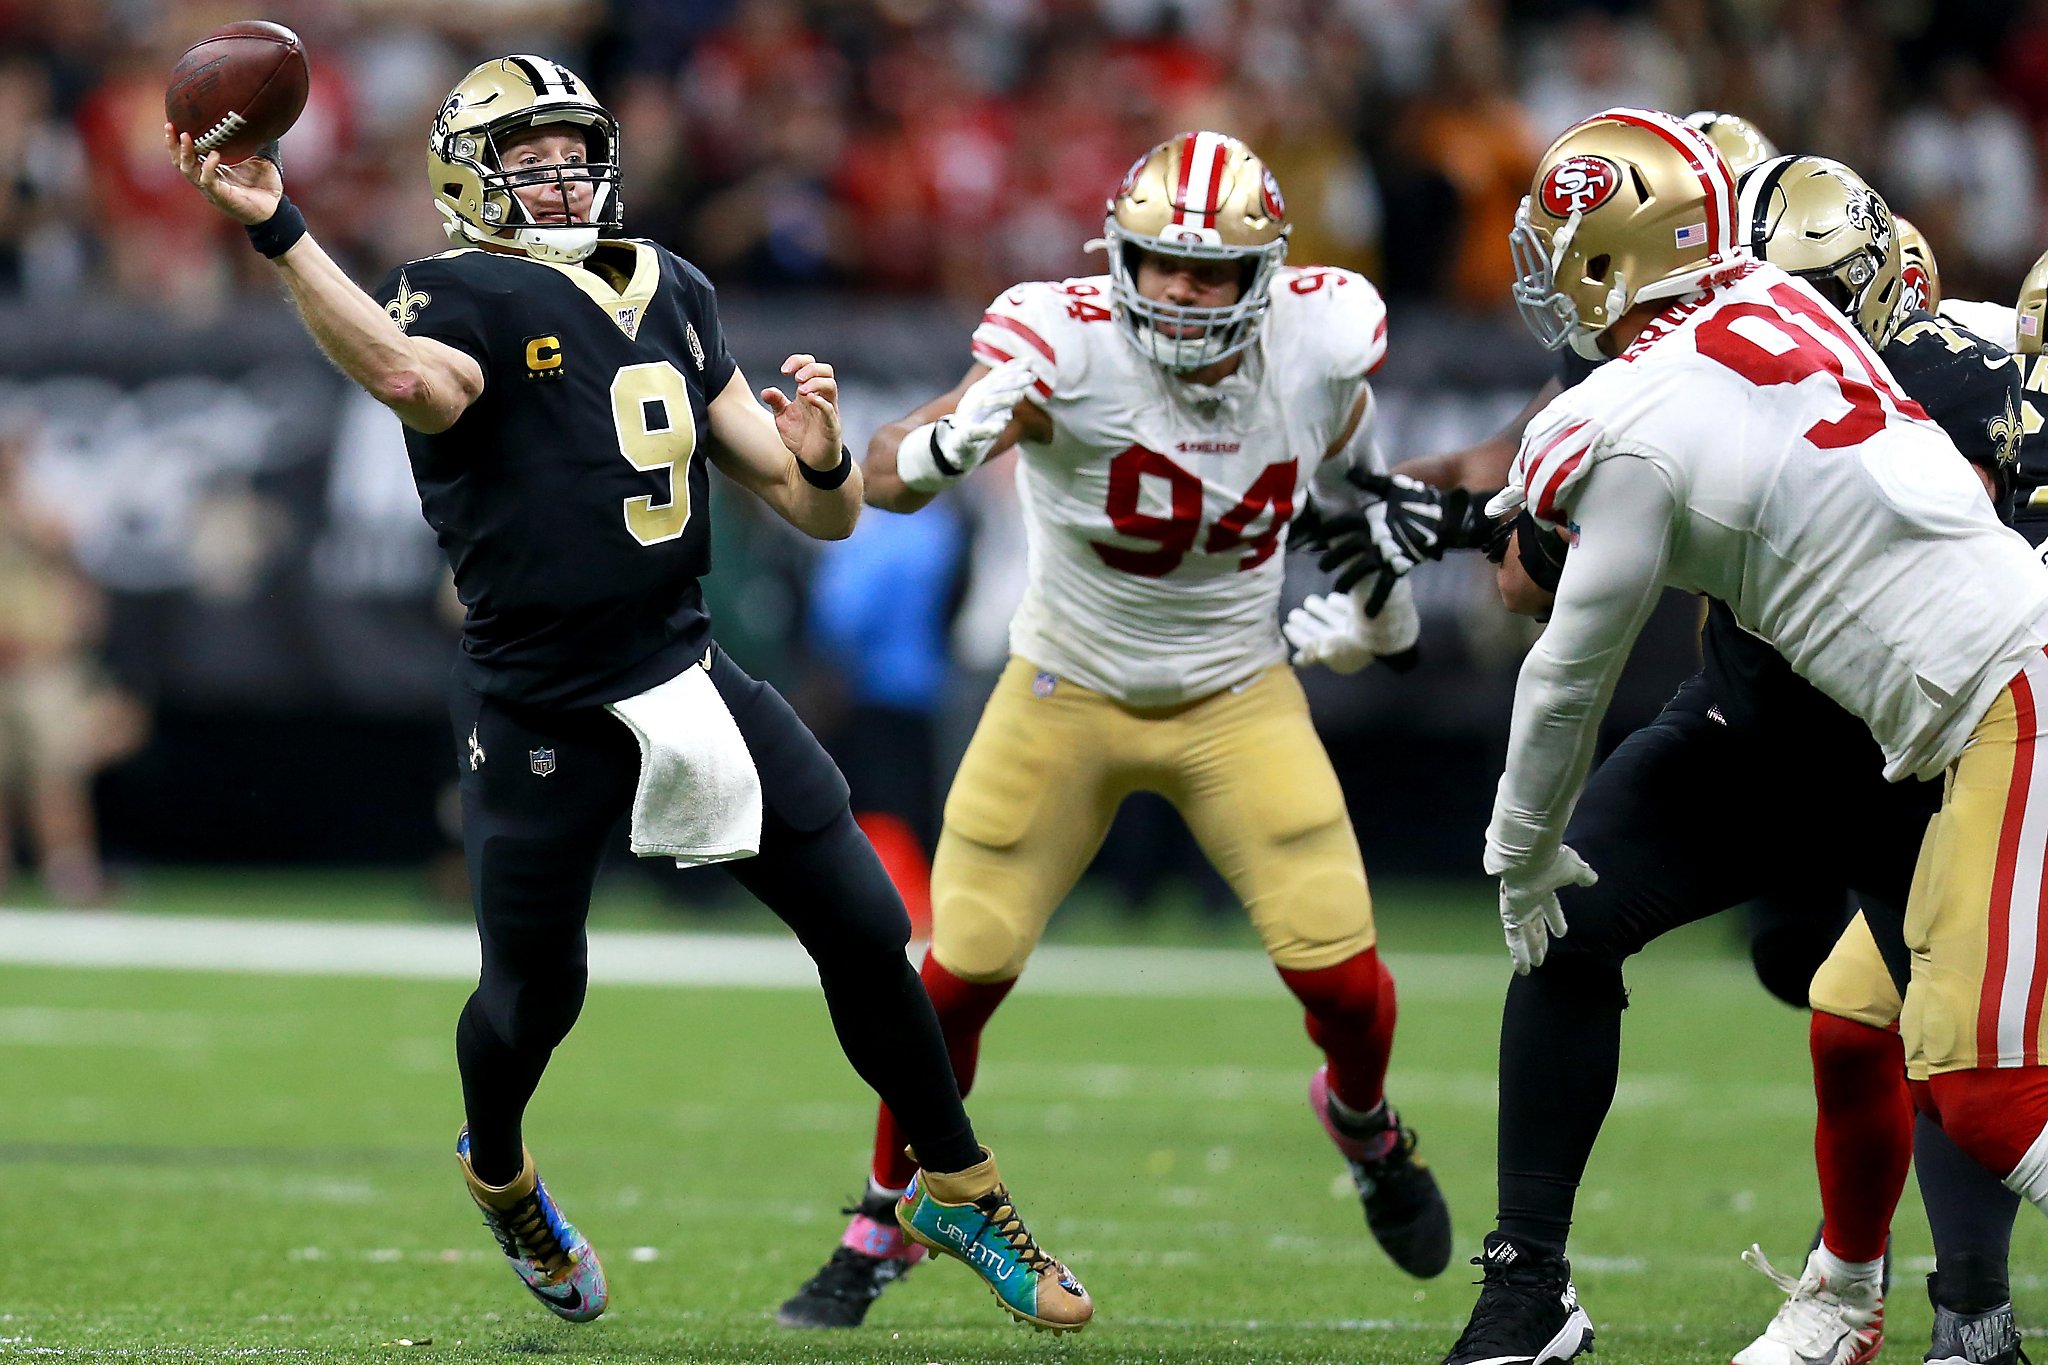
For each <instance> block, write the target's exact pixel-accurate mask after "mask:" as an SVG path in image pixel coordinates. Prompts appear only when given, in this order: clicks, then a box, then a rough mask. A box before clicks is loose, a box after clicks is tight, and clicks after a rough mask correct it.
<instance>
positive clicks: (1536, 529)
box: [1515, 508, 1570, 593]
mask: <svg viewBox="0 0 2048 1365" xmlns="http://www.w3.org/2000/svg"><path fill="white" fill-rule="evenodd" d="M1569 549H1570V546H1569V545H1567V544H1566V542H1565V538H1564V537H1563V536H1561V535H1559V534H1558V533H1557V532H1555V531H1552V530H1550V529H1548V528H1547V527H1545V526H1544V525H1543V524H1542V523H1541V522H1539V521H1537V520H1536V518H1535V517H1533V516H1530V515H1529V512H1528V509H1526V508H1524V509H1523V511H1522V514H1521V515H1520V516H1518V517H1516V518H1515V556H1516V558H1518V559H1520V560H1521V561H1522V569H1523V571H1524V572H1526V573H1527V574H1528V575H1529V581H1530V582H1532V583H1534V584H1535V585H1536V586H1537V587H1539V588H1541V589H1543V591H1545V592H1551V593H1554V592H1556V591H1557V583H1558V580H1559V579H1560V578H1562V577H1563V576H1564V558H1565V555H1566V553H1567V552H1568V551H1569Z"/></svg>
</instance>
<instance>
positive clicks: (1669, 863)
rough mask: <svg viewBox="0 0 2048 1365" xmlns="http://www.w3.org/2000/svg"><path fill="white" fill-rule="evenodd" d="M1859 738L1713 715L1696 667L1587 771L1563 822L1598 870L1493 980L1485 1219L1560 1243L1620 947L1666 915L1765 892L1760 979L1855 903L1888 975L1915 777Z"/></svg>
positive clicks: (1610, 1040)
mask: <svg viewBox="0 0 2048 1365" xmlns="http://www.w3.org/2000/svg"><path fill="white" fill-rule="evenodd" d="M1881 767H1882V760H1881V758H1880V756H1879V753H1878V750H1877V747H1876V745H1875V744H1874V743H1872V742H1871V741H1869V739H1868V737H1867V736H1863V735H1860V734H1855V733H1853V732H1847V731H1845V730H1844V729H1843V727H1826V728H1824V729H1822V728H1817V729H1816V730H1815V731H1813V732H1811V733H1792V732H1787V731H1785V730H1772V729H1765V728H1761V727H1741V726H1730V725H1727V724H1725V723H1723V722H1722V721H1721V719H1720V718H1719V712H1718V711H1717V710H1716V709H1715V708H1714V707H1713V698H1712V696H1711V694H1710V691H1709V689H1708V687H1707V685H1706V681H1705V679H1704V678H1700V677H1696V678H1694V679H1692V680H1691V681H1689V682H1687V683H1686V684H1685V685H1684V686H1683V687H1681V688H1680V689H1679V690H1678V694H1677V695H1676V696H1674V697H1673V698H1672V700H1671V702H1670V703H1669V704H1668V705H1667V706H1666V707H1665V709H1664V711H1663V712H1662V714H1660V715H1659V716H1658V717H1657V719H1656V720H1655V721H1653V722H1651V723H1650V724H1649V725H1647V726H1645V727H1643V728H1642V729H1641V730H1638V731H1637V732H1636V733H1634V734H1632V735H1630V736H1629V737H1628V738H1627V739H1626V740H1624V741H1623V742H1622V744H1621V745H1620V747H1618V748H1617V749H1616V750H1615V751H1614V753H1613V754H1612V755H1611V756H1610V757H1609V758H1608V759H1607V761H1606V762H1605V763H1603V764H1601V765H1600V766H1599V768H1598V769H1596V770H1595V771H1594V773H1593V775H1592V777H1591V779H1590V780H1589V781H1588V782H1587V784H1586V789H1585V792H1584V794H1583V795H1582V796H1581V797H1580V799H1579V804H1578V806H1577V808H1576V809H1575V811H1574V812H1573V815H1572V820H1571V824H1570V826H1569V827H1568V828H1567V830H1566V832H1565V842H1566V843H1568V844H1570V845H1571V846H1572V848H1574V849H1575V850H1577V851H1578V853H1579V855H1580V856H1581V857H1583V858H1584V859H1585V860H1586V861H1587V862H1588V863H1589V864H1591V865H1592V867H1593V869H1594V870H1595V871H1597V872H1598V873H1599V874H1600V880H1599V882H1598V883H1596V884H1595V885H1593V886H1590V887H1566V888H1564V890H1562V891H1561V892H1560V893H1559V901H1560V904H1561V905H1562V907H1563V909H1564V915H1565V921H1566V924H1567V926H1568V932H1567V933H1566V934H1565V935H1564V936H1563V937H1562V938H1558V939H1553V940H1552V942H1551V945H1550V952H1549V955H1548V957H1547V958H1546V959H1545V961H1544V963H1543V965H1542V966H1541V967H1539V968H1537V969H1536V970H1535V971H1533V972H1531V973H1530V974H1529V975H1528V976H1522V977H1516V978H1514V979H1513V981H1512V982H1511V984H1510V985H1509V987H1508V996H1507V1004H1506V1007H1505V1009H1504V1010H1503V1012H1502V1018H1501V1045H1500V1060H1501V1077H1500V1129H1499V1179H1500V1227H1501V1230H1502V1231H1503V1232H1505V1233H1506V1234H1507V1235H1508V1236H1509V1237H1511V1238H1514V1239H1515V1240H1517V1241H1519V1242H1521V1243H1523V1244H1524V1245H1529V1246H1537V1247H1547V1248H1550V1249H1553V1250H1562V1249H1563V1247H1564V1243H1565V1235H1566V1232H1567V1230H1568V1229H1569V1227H1570V1225H1571V1215H1572V1205H1573V1201H1574V1199H1575V1197H1576V1195H1577V1192H1578V1185H1579V1180H1580V1178H1581V1176H1582V1175H1583V1174H1584V1172H1585V1168H1586V1161H1587V1158H1588V1157H1589V1156H1590V1155H1591V1154H1592V1150H1593V1142H1594V1140H1595V1138H1597V1137H1598V1135H1599V1132H1600V1125H1601V1123H1602V1122H1603V1121H1604V1120H1605V1118H1606V1116H1607V1110H1608V1108H1609V1106H1610V1105H1611V1104H1612V1103H1613V1100H1614V1088H1615V1082H1616V1077H1617V1075H1618V1073H1619V1069H1620V1060H1621V1012H1622V1010H1623V1008H1624V1007H1625V1006H1626V1004H1627V991H1626V989H1625V988H1624V986H1623V983H1622V963H1623V962H1624V961H1625V960H1626V959H1627V958H1628V957H1630V956H1632V955H1633V954H1635V953H1637V952H1639V951H1641V950H1642V948H1643V947H1644V946H1645V945H1646V944H1648V943H1649V942H1650V941H1651V940H1652V939H1654V938H1656V937H1657V936H1658V935H1660V934H1663V933H1665V932H1667V931H1669V930H1671V929H1675V928H1677V927H1679V926H1680V925H1684V924H1690V923H1692V922H1693V921H1695V920H1700V919H1704V918H1706V917H1707V916H1709V915H1713V914H1717V913H1719V912H1720V911H1723V910H1727V909H1730V908H1731V907H1734V906H1736V905H1740V904H1742V903H1743V902H1745V901H1750V900H1754V899H1756V898H1758V897H1760V896H1767V897H1771V898H1772V901H1771V903H1772V904H1774V905H1775V906H1776V911H1775V913H1773V914H1772V915H1771V916H1770V919H1769V921H1768V922H1769V924H1770V926H1771V928H1770V937H1771V938H1772V939H1773V940H1774V941H1773V942H1771V943H1768V944H1766V943H1765V942H1763V941H1761V940H1760V941H1759V942H1758V944H1757V945H1756V950H1757V953H1758V956H1759V971H1760V975H1763V976H1764V977H1765V980H1766V982H1767V984H1770V985H1772V987H1773V989H1774V990H1777V991H1779V992H1780V993H1781V994H1783V993H1788V992H1789V991H1790V990H1791V989H1792V986H1791V985H1790V983H1792V982H1795V981H1796V982H1798V983H1800V984H1799V986H1798V998H1799V1003H1801V1004H1803V1003H1804V984H1803V983H1804V982H1806V981H1808V980H1810V979H1811V978H1812V975H1813V971H1814V969H1815V968H1817V967H1818V966H1819V965H1820V962H1821V960H1822V959H1823V958H1825V956H1826V955H1827V952H1828V950H1829V949H1830V948H1831V947H1832V946H1833V944H1834V941H1835V938H1836V936H1837V935H1838V934H1839V932H1840V930H1841V929H1842V927H1843V925H1844V924H1845V923H1846V921H1847V918H1848V913H1849V901H1848V896H1849V895H1850V894H1851V893H1853V894H1854V896H1855V897H1856V900H1857V901H1858V902H1859V903H1860V904H1861V906H1862V908H1863V910H1864V913H1865V915H1866V917H1867V918H1868V920H1869V922H1870V926H1871V930H1872V933H1873V934H1874V935H1875V936H1876V938H1877V941H1878V944H1879V946H1880V948H1881V949H1882V950H1883V951H1884V953H1885V957H1886V965H1887V966H1888V967H1890V968H1891V970H1892V972H1893V976H1894V979H1895V980H1896V981H1898V983H1899V985H1900V986H1901V988H1902V989H1903V987H1904V984H1905V974H1906V961H1905V946H1904V943H1903V940H1902V932H1903V924H1904V913H1905V902H1906V895H1907V892H1908V890H1909V889H1910V887H1911V885H1912V879H1913V864H1914V862H1915V860H1916V858H1917V856H1918V854H1919V849H1920V841H1921V836H1922V834H1923V833H1924V832H1925V830H1926V825H1927V819H1928V816H1929V815H1930V814H1931V813H1932V811H1933V809H1934V805H1935V803H1936V802H1937V800H1938V796H1939V793H1938V790H1935V789H1933V785H1932V784H1919V783H1890V782H1886V781H1885V780H1884V779H1883V776H1882V772H1881Z"/></svg>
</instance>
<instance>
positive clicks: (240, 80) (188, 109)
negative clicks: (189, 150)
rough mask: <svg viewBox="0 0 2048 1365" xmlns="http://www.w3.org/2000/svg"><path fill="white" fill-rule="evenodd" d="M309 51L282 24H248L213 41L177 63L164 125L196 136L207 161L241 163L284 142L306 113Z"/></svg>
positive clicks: (225, 29) (229, 27) (223, 30)
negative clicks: (214, 157) (212, 156)
mask: <svg viewBox="0 0 2048 1365" xmlns="http://www.w3.org/2000/svg"><path fill="white" fill-rule="evenodd" d="M307 84H308V72H307V68H306V48H305V45H304V44H303V43H301V42H300V41H299V35H298V34H296V33H293V32H292V31H291V30H290V29H288V28H285V27H284V26H283V25H281V24H272V23H267V22H265V21H263V20H261V19H241V20H237V21H236V22H234V23H232V24H223V25H222V26H221V27H219V28H217V29H215V30H214V31H213V32H212V33H209V34H207V35H206V36H205V37H204V38H201V39H200V40H199V41H198V42H196V43H194V44H193V45H192V46H191V47H190V48H188V49H186V51H185V55H184V56H183V57H181V58H179V59H178V64H177V66H175V67H173V68H172V69H171V83H170V86H169V88H168V89H166V90H165V91H164V117H165V118H167V119H169V120H170V123H171V127H172V129H173V130H174V131H176V132H179V133H190V134H191V135H192V143H193V146H195V147H196V148H198V150H199V154H200V155H201V156H204V155H206V153H208V152H219V153H220V156H221V160H222V161H225V162H236V161H242V160H246V159H247V158H248V157H251V156H254V155H255V154H256V153H257V152H258V151H259V150H261V149H262V148H263V147H264V146H265V145H266V144H268V143H271V142H275V141H276V140H277V139H278V138H280V137H283V136H284V134H285V131H286V130H287V129H289V128H290V127H291V126H292V124H293V123H295V122H297V121H298V117H299V114H300V113H301V112H302V111H303V110H304V109H305V107H306V90H307Z"/></svg>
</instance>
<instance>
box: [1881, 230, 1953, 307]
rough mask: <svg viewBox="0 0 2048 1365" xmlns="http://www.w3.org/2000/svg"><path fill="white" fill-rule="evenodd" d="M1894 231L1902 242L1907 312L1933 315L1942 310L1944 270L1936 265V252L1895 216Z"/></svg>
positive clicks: (1901, 267) (1917, 231) (1902, 264)
mask: <svg viewBox="0 0 2048 1365" xmlns="http://www.w3.org/2000/svg"><path fill="white" fill-rule="evenodd" d="M1892 231H1893V232H1895V233H1897V234H1898V238H1899V248H1898V250H1899V275H1900V278H1902V279H1903V280H1904V281H1905V284H1906V311H1907V312H1911V311H1913V310H1914V309H1916V308H1924V309H1926V310H1927V311H1928V312H1930V313H1932V312H1934V311H1935V310H1936V309H1938V308H1940V307H1941V267H1940V266H1938V265H1936V264H1935V263H1934V248H1933V247H1931V246H1929V245H1927V238H1926V237H1925V236H1924V235H1923V234H1922V233H1921V231H1920V229H1919V228H1916V227H1914V226H1913V225H1912V224H1911V223H1909V222H1907V221H1906V220H1905V219H1904V218H1901V217H1900V216H1899V215H1898V214H1896V213H1895V214H1893V215H1892Z"/></svg>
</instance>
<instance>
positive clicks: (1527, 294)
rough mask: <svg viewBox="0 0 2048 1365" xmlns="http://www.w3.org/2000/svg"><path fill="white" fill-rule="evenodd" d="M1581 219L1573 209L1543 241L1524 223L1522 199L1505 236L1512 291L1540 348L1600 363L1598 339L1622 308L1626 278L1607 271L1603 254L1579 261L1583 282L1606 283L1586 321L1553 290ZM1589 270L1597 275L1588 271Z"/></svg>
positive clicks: (1540, 232)
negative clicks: (1596, 314)
mask: <svg viewBox="0 0 2048 1365" xmlns="http://www.w3.org/2000/svg"><path fill="white" fill-rule="evenodd" d="M1584 221H1585V215H1584V214H1583V213H1580V212H1576V211H1575V212H1573V214H1572V215H1571V216H1570V217H1569V218H1567V219H1565V220H1564V223H1563V225H1562V226H1560V227H1559V228H1558V229H1557V231H1556V232H1554V233H1552V234H1550V236H1549V237H1548V239H1547V240H1546V238H1545V236H1544V232H1543V229H1542V228H1539V227H1537V226H1536V225H1535V224H1534V223H1531V222H1530V221H1529V199H1528V196H1526V195H1524V196H1523V198H1522V203H1521V207H1519V208H1517V209H1516V210H1515V226H1514V230H1513V231H1512V232H1510V233H1509V234H1508V250H1509V251H1510V252H1511V253H1512V254H1513V256H1514V262H1515V282H1514V285H1513V286H1512V292H1513V294H1514V298H1515V307H1516V308H1517V309H1519V310H1520V312H1521V314H1522V321H1523V323H1524V324H1525V325H1527V327H1528V328H1529V330H1530V332H1532V333H1533V334H1534V335H1535V337H1536V339H1537V340H1538V341H1540V342H1542V343H1543V346H1544V348H1545V349H1546V350H1552V351H1555V350H1557V349H1558V348H1559V347H1562V346H1566V345H1569V346H1570V347H1571V348H1572V350H1573V352H1574V353H1576V354H1578V355H1580V356H1583V357H1584V358H1586V359H1587V360H1603V359H1605V358H1606V357H1605V355H1604V353H1603V352H1602V351H1601V350H1600V348H1599V341H1598V338H1599V335H1600V333H1602V332H1604V331H1606V330H1607V327H1608V325H1609V324H1610V323H1611V322H1612V321H1613V320H1614V319H1615V318H1618V317H1620V316H1621V314H1622V313H1623V312H1625V311H1626V310H1627V308H1628V282H1627V280H1626V279H1624V278H1623V276H1622V272H1621V271H1619V270H1612V271H1610V270H1609V269H1608V265H1609V261H1608V258H1606V257H1604V256H1595V257H1594V258H1593V259H1592V260H1590V261H1587V262H1585V263H1584V264H1585V266H1586V270H1585V272H1584V278H1585V281H1586V283H1587V284H1589V285H1598V284H1601V283H1606V284H1607V285H1608V290H1607V298H1606V300H1605V302H1604V303H1603V304H1602V305H1601V306H1600V308H1599V310H1598V311H1599V313H1600V316H1599V317H1598V318H1595V319H1592V320H1587V319H1582V318H1580V316H1579V305H1578V304H1577V302H1575V301H1574V300H1573V298H1572V296H1571V295H1570V294H1568V293H1566V292H1565V291H1564V290H1562V289H1560V288H1558V286H1557V273H1558V271H1559V270H1560V269H1561V268H1563V266H1564V264H1565V262H1566V261H1567V260H1568V259H1569V258H1570V256H1571V249H1572V239H1573V238H1574V237H1576V236H1577V235H1578V232H1579V225H1580V224H1581V223H1582V222H1584ZM1594 267H1599V269H1600V270H1601V272H1602V273H1600V274H1597V275H1596V274H1595V273H1593V269H1594Z"/></svg>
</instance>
